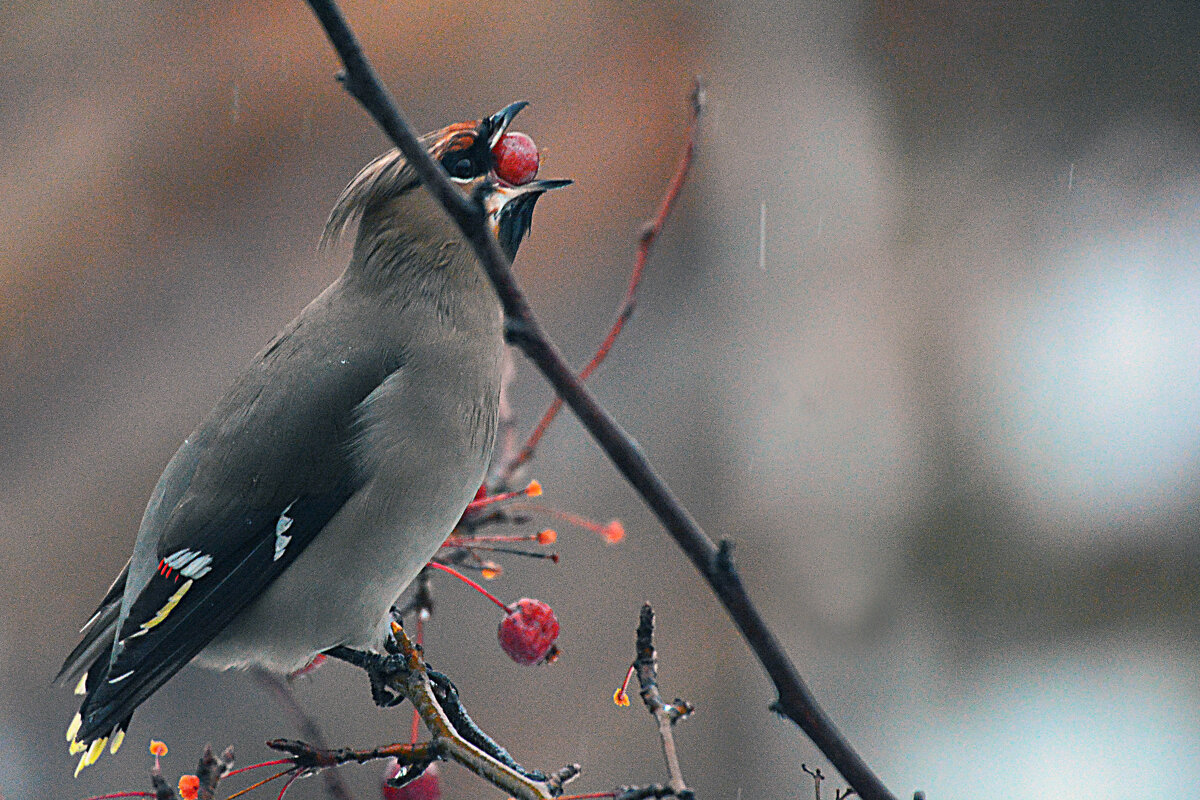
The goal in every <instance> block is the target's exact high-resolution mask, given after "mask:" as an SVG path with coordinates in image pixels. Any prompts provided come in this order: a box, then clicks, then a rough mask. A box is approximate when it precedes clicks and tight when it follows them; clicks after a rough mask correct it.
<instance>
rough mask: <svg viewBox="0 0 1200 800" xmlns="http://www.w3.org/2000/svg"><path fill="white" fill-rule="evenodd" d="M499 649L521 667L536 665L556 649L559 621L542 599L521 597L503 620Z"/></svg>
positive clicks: (501, 622)
mask: <svg viewBox="0 0 1200 800" xmlns="http://www.w3.org/2000/svg"><path fill="white" fill-rule="evenodd" d="M498 635H499V637H500V647H501V648H503V650H504V652H506V653H508V655H509V657H510V658H512V660H513V661H516V662H517V663H518V664H537V663H538V662H540V661H542V660H543V659H545V658H546V656H547V655H549V654H550V653H551V652H552V651H553V650H554V640H555V639H557V638H558V619H557V618H556V617H555V616H554V611H553V610H552V609H551V608H550V606H548V605H546V604H545V603H543V602H542V601H541V600H531V599H529V598H528V597H522V598H521V599H520V600H518V601H517V602H515V603H513V604H512V605H511V606H509V612H508V614H507V615H505V617H504V619H502V620H501V621H500V631H499V634H498Z"/></svg>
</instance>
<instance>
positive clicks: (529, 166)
mask: <svg viewBox="0 0 1200 800" xmlns="http://www.w3.org/2000/svg"><path fill="white" fill-rule="evenodd" d="M492 157H493V158H494V159H495V161H496V175H497V176H499V178H500V180H502V181H505V182H506V183H511V184H512V185H513V186H522V185H524V184H526V183H529V182H530V181H531V180H533V179H534V178H536V177H537V173H538V165H539V164H540V163H541V156H539V155H538V149H537V145H536V144H534V143H533V139H531V138H529V137H528V136H526V135H525V134H523V133H516V132H513V133H506V134H504V135H503V136H501V137H500V141H498V142H496V145H495V146H494V147H493V148H492Z"/></svg>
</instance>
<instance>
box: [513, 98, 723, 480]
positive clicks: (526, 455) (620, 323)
mask: <svg viewBox="0 0 1200 800" xmlns="http://www.w3.org/2000/svg"><path fill="white" fill-rule="evenodd" d="M703 111H704V84H703V83H701V82H700V79H699V78H697V79H696V81H695V83H694V84H693V85H692V108H691V114H690V118H689V120H688V132H687V142H686V143H685V144H684V146H683V155H682V156H680V158H679V163H678V165H676V167H675V174H674V175H673V176H672V177H671V182H670V183H669V184H667V190H666V192H665V193H664V194H663V197H662V200H660V201H659V204H658V211H657V213H655V215H654V218H653V219H651V220H649V221H648V222H647V223H646V225H645V227H644V228H642V233H641V236H639V237H638V239H639V241H638V249H637V256H636V257H635V258H634V261H633V271H632V272H631V273H630V275H629V287H628V288H627V289H626V290H625V299H624V300H622V301H621V307H620V308H618V309H617V318H616V320H615V321H614V322H613V324H612V327H611V328H610V329H609V331H608V335H607V336H605V337H604V341H603V342H601V343H600V347H598V348H597V349H596V354H595V355H594V356H592V360H591V361H589V362H588V363H587V366H585V367H584V368H583V369H581V370H580V371H579V380H580V381H586V380H587V379H588V378H589V377H591V375H592V373H593V372H595V371H596V369H597V368H598V367H599V366H600V365H601V364H602V363H604V359H605V358H607V357H608V353H609V351H610V350H612V346H613V344H614V343H615V342H616V341H617V337H618V336H620V335H621V331H622V330H623V329H624V328H625V323H626V322H628V321H629V320H630V318H631V317H633V311H634V309H635V308H637V290H638V286H640V285H641V282H642V273H643V272H644V271H645V269H646V261H647V259H649V257H650V250H651V249H652V248H653V247H654V243H655V242H656V241H658V236H659V234H661V233H662V229H663V226H664V225H666V223H667V216H668V215H669V214H670V213H671V209H672V208H673V207H674V206H675V200H676V199H678V197H679V193H680V192H681V191H682V190H683V184H684V183H685V182H686V181H687V176H688V172H690V171H691V168H692V158H693V157H694V156H695V154H696V135H697V134H698V133H699V130H700V115H701V113H702V112H703ZM562 406H563V401H562V398H561V397H557V396H556V397H555V398H554V400H553V402H551V403H550V408H548V409H546V413H545V414H543V415H542V418H541V420H539V421H538V424H537V425H536V426H534V429H533V431H532V432H531V433H530V434H529V438H528V439H527V440H526V441H525V446H524V447H522V448H521V452H520V453H518V454H517V455H516V457H515V458H513V459H512V460H511V461H509V462H508V463H507V464H506V465H505V466H504V469H503V471H502V472H501V479H500V485H502V486H505V485H507V484H508V482H509V481H510V480H512V477H513V474H514V473H515V472H516V471H517V470H518V469H520V468H521V465H522V464H524V463H525V462H526V461H528V460H529V459H531V458H533V454H534V452H535V451H536V450H537V446H538V444H539V443H540V442H541V441H542V437H543V436H545V435H546V431H547V430H548V429H549V428H550V423H551V422H553V421H554V418H555V417H556V416H558V412H559V411H561V410H562Z"/></svg>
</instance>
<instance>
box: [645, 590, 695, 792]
mask: <svg viewBox="0 0 1200 800" xmlns="http://www.w3.org/2000/svg"><path fill="white" fill-rule="evenodd" d="M633 666H634V670H635V671H636V672H637V677H638V684H639V685H640V686H641V696H642V702H643V703H645V704H646V709H647V710H648V711H649V712H650V714H651V715H652V716H653V717H654V720H655V722H657V723H658V737H659V739H660V740H661V742H662V749H663V758H664V759H666V762H667V773H668V774H669V775H670V776H671V777H670V782H669V783H668V784H667V785H668V786H669V787H670V789H671V792H672V793H673V794H674V795H675V796H676V797H678V798H681V800H690V798H691V797H692V796H693V795H692V791H691V790H690V789H688V788H687V784H686V783H684V781H683V772H682V770H680V768H679V755H678V754H677V753H676V752H675V734H674V732H673V730H672V727H673V726H674V725H675V723H676V722H678V721H679V720H681V719H683V718H684V717H686V716H687V715H688V714H690V713H692V706H691V704H690V703H687V702H685V701H683V700H678V699H677V700H676V701H675V702H674V703H670V704H668V703H664V702H663V699H662V695H661V694H660V693H659V691H658V653H657V652H655V650H654V609H653V608H651V607H650V604H649V603H646V604H644V605H643V606H642V612H641V617H640V619H639V621H638V629H637V658H636V659H634V662H633Z"/></svg>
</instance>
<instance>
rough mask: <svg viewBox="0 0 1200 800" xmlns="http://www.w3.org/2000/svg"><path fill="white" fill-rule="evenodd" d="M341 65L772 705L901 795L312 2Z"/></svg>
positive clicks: (341, 25) (514, 335) (344, 33)
mask: <svg viewBox="0 0 1200 800" xmlns="http://www.w3.org/2000/svg"><path fill="white" fill-rule="evenodd" d="M307 2H308V4H309V6H310V7H311V8H312V9H313V12H314V13H315V14H316V16H317V18H318V20H319V21H320V23H321V26H322V27H323V29H324V30H325V33H326V35H327V36H328V38H329V40H330V42H331V43H332V45H333V47H334V49H335V50H336V51H337V54H338V57H339V58H340V59H341V61H342V63H343V65H344V66H345V72H344V79H343V85H344V86H345V87H346V89H347V91H349V92H350V94H351V95H352V96H353V97H354V98H355V99H356V100H357V101H358V102H359V103H360V104H361V105H362V106H363V108H364V109H366V111H367V112H368V113H369V114H370V115H371V116H372V118H373V119H374V120H375V121H376V123H378V124H379V126H380V128H382V129H383V131H384V133H386V134H387V135H388V137H389V138H390V139H391V140H392V142H393V143H395V145H396V146H397V147H398V148H399V149H400V151H401V152H402V153H403V154H404V156H405V158H406V159H407V160H408V163H409V164H411V165H412V167H413V169H415V170H416V172H417V175H418V176H419V177H420V179H421V182H422V183H423V184H424V186H425V188H426V189H427V190H428V191H429V192H430V193H432V194H433V196H434V197H435V198H436V199H437V201H438V202H439V203H441V205H442V206H443V208H445V209H446V213H447V214H449V216H450V218H451V219H452V220H454V222H455V224H456V225H457V226H458V228H459V230H461V231H462V233H463V236H464V238H465V239H466V240H467V242H468V243H469V244H470V245H471V247H472V248H473V249H474V250H475V254H476V255H477V256H478V257H479V260H480V263H481V265H482V266H483V268H484V270H485V272H486V273H487V275H488V278H489V279H490V280H491V282H492V285H493V286H494V287H495V289H496V295H497V296H498V297H499V298H500V302H501V305H502V306H503V307H504V316H505V327H506V332H507V334H508V337H509V340H510V341H511V342H513V343H514V344H516V345H517V346H518V347H520V348H521V350H522V352H524V354H525V356H526V357H527V358H529V360H531V361H532V362H533V363H534V364H535V365H536V366H537V368H538V369H539V370H540V371H541V373H542V375H543V376H544V377H545V378H546V380H548V381H549V382H550V384H551V386H552V387H553V388H554V391H555V393H556V394H557V395H558V396H559V397H561V398H562V399H563V400H564V401H565V402H566V404H567V405H568V406H570V407H571V410H572V411H573V412H574V413H575V415H576V416H577V417H578V418H579V420H580V422H581V423H583V426H584V427H585V428H586V429H587V430H588V432H589V433H590V434H591V435H592V438H593V439H595V440H596V442H597V443H598V444H599V445H600V446H601V448H602V449H603V450H604V452H605V453H606V454H607V455H608V457H609V458H610V459H611V460H612V462H613V464H614V465H615V466H616V467H617V469H618V470H620V472H621V474H622V475H624V476H625V479H626V480H627V481H629V483H630V484H631V485H632V486H633V487H634V489H636V490H637V492H638V493H639V494H640V495H641V497H642V499H643V500H644V501H645V503H646V505H647V506H649V508H650V510H651V511H653V512H654V514H655V516H657V517H658V519H659V521H660V522H661V523H662V525H663V527H664V528H666V530H667V532H668V533H670V534H671V536H672V538H674V539H675V542H676V543H677V544H678V545H679V547H680V548H681V549H682V550H683V551H684V553H685V554H686V555H687V557H688V558H689V559H690V560H691V562H692V564H693V565H695V567H696V569H697V570H698V571H699V572H700V574H701V575H703V576H704V578H705V579H706V580H707V581H708V584H709V586H710V587H711V588H712V590H713V592H714V594H716V596H717V598H718V599H719V600H720V601H721V603H722V604H723V605H724V606H725V609H726V611H727V612H728V613H729V616H730V618H731V619H732V620H733V622H734V624H735V625H737V627H738V630H739V631H740V632H741V634H742V637H743V638H744V639H745V640H746V643H747V644H748V645H749V646H750V648H751V649H752V650H753V651H754V654H755V655H756V656H757V657H758V660H759V663H761V664H762V666H763V669H764V670H766V672H767V674H768V675H769V676H770V678H771V681H772V683H774V685H775V688H776V691H777V692H778V694H779V696H778V699H777V700H776V702H775V703H774V704H773V706H772V707H773V708H774V709H775V710H776V711H778V712H779V713H780V714H783V715H784V716H786V717H788V719H791V720H792V721H793V722H795V723H796V724H797V725H798V726H799V727H800V728H801V730H803V731H804V732H805V733H806V734H807V735H808V737H809V738H810V739H811V740H812V741H813V743H814V744H815V745H816V746H817V748H818V749H820V750H821V752H822V753H823V754H824V755H825V757H826V758H828V759H829V761H830V763H832V764H833V765H834V766H835V767H836V768H837V770H838V771H839V772H840V773H841V774H842V777H844V778H845V779H846V782H847V783H849V784H850V786H851V787H853V788H854V790H855V791H856V792H857V793H858V794H859V796H860V797H862V798H864V800H895V796H894V795H893V794H892V793H891V792H890V791H888V788H887V787H886V786H885V785H884V784H883V782H882V781H881V780H880V779H879V777H878V776H877V775H876V774H875V773H874V772H873V771H872V770H871V768H870V767H869V766H868V765H867V763H866V762H865V761H863V759H862V757H861V756H860V755H859V754H858V753H857V752H855V750H854V748H853V747H852V746H851V745H850V742H849V741H847V740H846V738H845V737H844V736H842V734H841V732H840V731H838V729H837V727H836V726H835V725H834V724H833V721H832V720H831V719H830V718H829V717H828V715H826V713H825V711H824V710H823V709H822V708H821V707H820V705H819V704H818V703H817V701H816V698H815V697H813V695H812V692H811V691H810V690H809V688H808V686H807V685H806V684H805V683H804V680H803V679H802V678H801V677H800V673H799V672H798V671H797V670H796V667H795V665H794V664H793V663H792V661H791V659H790V658H789V657H788V655H787V653H786V652H785V651H784V649H783V646H782V645H781V644H780V642H779V640H778V639H777V638H776V636H775V634H774V632H773V631H772V630H771V629H770V628H769V627H768V626H767V623H766V620H764V619H763V617H762V615H761V614H760V613H759V611H758V609H757V608H756V607H755V605H754V603H753V601H752V600H751V599H750V596H749V594H748V593H747V592H746V588H745V586H744V585H743V584H742V581H741V578H740V577H739V576H738V574H737V571H736V570H735V569H734V567H733V560H732V545H731V544H730V543H728V542H725V541H723V542H722V543H721V546H720V548H719V549H718V546H717V545H716V544H715V543H714V542H713V540H712V539H710V538H709V537H708V535H707V534H706V533H705V532H704V531H703V529H701V527H700V526H699V525H698V524H697V523H696V521H695V519H693V518H692V515H691V513H690V512H688V510H687V509H686V508H684V506H683V505H682V504H681V503H680V502H679V500H678V499H677V498H676V497H675V494H674V493H673V492H672V491H671V489H670V488H669V487H668V486H667V485H666V483H665V482H664V481H663V479H662V478H661V477H660V476H659V475H658V473H657V471H656V470H655V469H654V468H653V467H652V466H651V465H650V462H649V461H648V460H647V459H646V457H645V455H644V454H643V453H642V450H641V447H640V446H639V445H638V444H637V442H635V441H634V440H633V438H632V437H631V436H630V435H629V434H628V433H626V432H625V431H624V430H623V429H622V428H621V427H620V426H619V425H618V424H617V422H616V420H614V419H613V417H612V415H611V414H609V413H608V411H606V410H605V409H604V408H603V407H602V406H600V404H599V403H598V402H597V401H596V399H595V398H594V397H593V396H592V395H591V393H590V392H588V391H587V390H586V389H585V388H584V386H583V384H582V383H580V381H579V379H578V378H577V377H576V376H575V373H574V372H572V370H571V368H570V367H569V366H568V365H567V363H566V361H565V359H563V357H562V354H561V353H560V352H559V350H558V347H557V345H555V344H554V342H553V341H552V340H551V339H550V338H549V337H548V336H547V335H546V333H545V331H544V330H543V329H542V327H541V324H540V323H539V322H538V320H537V318H536V317H535V316H534V314H533V310H532V309H531V308H530V306H529V302H528V300H527V299H526V297H525V294H524V292H522V291H521V288H520V287H519V286H518V285H517V282H516V278H515V277H514V276H513V272H512V265H511V264H510V263H509V260H508V258H507V257H506V256H505V255H504V252H503V251H502V250H501V249H500V245H499V243H498V242H497V241H496V238H495V237H494V236H493V235H492V234H491V231H490V230H489V229H488V227H487V225H486V224H485V223H486V218H485V212H484V210H483V208H482V206H481V204H480V203H478V202H476V201H475V200H473V199H471V198H467V197H466V196H464V195H463V193H462V192H461V191H459V190H458V189H457V188H455V187H454V186H453V185H452V184H451V183H450V179H449V178H448V177H447V175H446V173H445V172H444V171H443V170H442V169H441V167H439V166H438V165H437V164H436V163H435V162H434V161H433V159H432V158H431V157H430V155H429V153H427V152H426V151H425V149H424V148H423V147H422V146H421V143H420V141H419V140H418V139H417V136H416V134H415V133H414V132H413V130H412V128H411V127H410V126H409V125H408V123H407V122H406V121H405V120H404V118H403V117H402V116H401V114H400V112H399V110H398V109H397V107H396V103H395V101H394V100H393V99H392V97H391V94H390V93H389V92H388V91H387V89H386V88H385V87H384V86H383V83H382V82H381V81H380V79H379V77H378V75H376V73H375V70H374V68H373V67H372V66H371V64H370V62H369V61H368V60H367V58H366V56H365V55H364V53H363V51H362V47H361V45H359V43H358V39H357V37H355V35H354V33H353V31H352V30H351V29H350V26H349V24H348V23H347V22H346V18H345V17H344V16H343V14H342V11H341V8H340V7H339V6H338V4H337V2H336V0H307Z"/></svg>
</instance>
